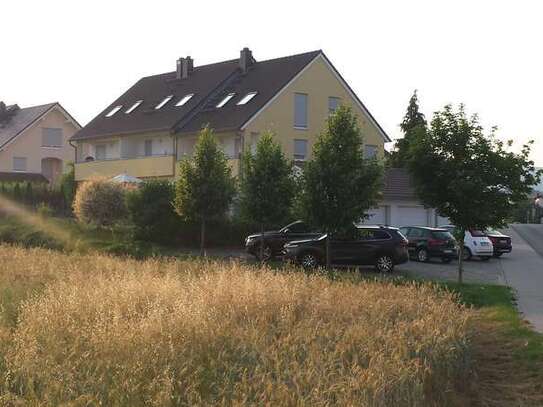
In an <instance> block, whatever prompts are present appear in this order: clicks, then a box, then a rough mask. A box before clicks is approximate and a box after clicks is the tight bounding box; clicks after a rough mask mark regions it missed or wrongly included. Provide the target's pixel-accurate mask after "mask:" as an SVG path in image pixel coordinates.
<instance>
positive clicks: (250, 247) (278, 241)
mask: <svg viewBox="0 0 543 407" xmlns="http://www.w3.org/2000/svg"><path fill="white" fill-rule="evenodd" d="M319 236H322V233H320V232H317V231H315V230H314V229H312V228H311V227H309V226H308V225H307V224H306V223H304V222H302V221H296V222H292V223H290V224H288V225H287V226H285V227H283V228H281V229H279V230H274V231H269V232H264V234H262V233H257V234H254V235H250V236H247V238H246V239H245V250H246V251H247V252H248V253H250V254H252V255H253V256H255V257H257V258H259V257H260V242H261V240H262V239H264V252H263V254H264V255H263V260H269V259H271V258H272V257H274V256H279V255H281V253H282V251H283V246H284V245H285V243H288V242H291V241H293V240H302V239H311V238H315V237H319Z"/></svg>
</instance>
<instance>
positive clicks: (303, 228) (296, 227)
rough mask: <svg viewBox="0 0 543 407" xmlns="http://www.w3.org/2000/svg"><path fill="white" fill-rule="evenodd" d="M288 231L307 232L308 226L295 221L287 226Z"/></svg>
mask: <svg viewBox="0 0 543 407" xmlns="http://www.w3.org/2000/svg"><path fill="white" fill-rule="evenodd" d="M288 231H289V232H290V233H309V226H307V225H306V224H305V223H303V222H296V223H293V224H291V225H289V226H288Z"/></svg>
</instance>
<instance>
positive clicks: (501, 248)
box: [485, 229, 513, 257]
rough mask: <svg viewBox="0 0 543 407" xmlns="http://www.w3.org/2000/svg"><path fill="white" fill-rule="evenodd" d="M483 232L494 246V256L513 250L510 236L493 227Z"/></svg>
mask: <svg viewBox="0 0 543 407" xmlns="http://www.w3.org/2000/svg"><path fill="white" fill-rule="evenodd" d="M485 234H486V235H487V237H488V238H489V239H490V240H491V241H492V246H494V257H500V256H501V255H502V254H504V253H511V251H512V250H513V245H512V244H511V237H510V236H507V235H504V234H503V233H502V232H500V231H499V230H495V229H487V230H486V231H485Z"/></svg>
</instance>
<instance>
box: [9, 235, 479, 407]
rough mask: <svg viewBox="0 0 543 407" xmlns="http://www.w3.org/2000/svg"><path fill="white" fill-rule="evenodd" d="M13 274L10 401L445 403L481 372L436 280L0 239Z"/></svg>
mask: <svg viewBox="0 0 543 407" xmlns="http://www.w3.org/2000/svg"><path fill="white" fill-rule="evenodd" d="M0 290H1V291H0V292H1V298H2V302H1V311H0V312H1V313H0V315H1V322H0V332H1V333H0V337H1V340H0V353H1V355H2V358H1V360H2V362H0V375H1V376H2V380H1V381H0V383H1V386H2V387H1V390H0V392H1V394H2V396H1V397H2V398H0V401H1V402H2V403H4V405H6V404H9V403H13V404H15V403H21V405H51V406H53V405H61V404H62V403H68V402H69V403H71V404H70V405H81V406H83V405H108V406H116V405H118V406H139V405H157V406H166V405H217V404H218V405H221V404H223V405H266V404H268V405H311V406H315V405H316V406H318V405H375V406H390V405H406V406H409V405H412V406H417V405H431V404H436V405H446V404H449V403H454V402H455V398H456V396H455V395H456V394H457V388H458V386H460V385H461V384H462V382H463V380H464V379H465V378H467V377H468V374H469V372H468V370H469V367H470V364H469V362H470V357H469V344H468V336H467V324H468V321H469V318H470V315H471V313H470V311H468V310H467V309H466V308H465V307H464V306H461V305H459V304H458V303H457V302H456V300H455V296H454V295H453V294H451V293H449V292H446V291H443V290H440V289H437V288H436V287H435V286H431V285H420V284H401V285H399V284H395V283H394V282H385V281H381V282H379V281H373V282H372V281H361V280H360V279H359V280H358V281H355V279H344V280H342V279H335V280H332V279H329V278H327V277H326V276H324V275H306V274H304V273H301V272H286V271H284V272H280V273H278V272H274V271H271V270H267V269H255V268H252V267H249V266H242V265H240V264H237V263H206V262H196V261H191V262H189V261H185V262H181V261H177V262H174V261H160V260H148V261H144V262H138V261H135V260H126V259H125V260H123V259H119V258H112V257H107V256H100V255H65V254H61V253H58V252H55V251H46V250H43V249H23V248H15V247H10V246H0ZM0 404H1V403H0Z"/></svg>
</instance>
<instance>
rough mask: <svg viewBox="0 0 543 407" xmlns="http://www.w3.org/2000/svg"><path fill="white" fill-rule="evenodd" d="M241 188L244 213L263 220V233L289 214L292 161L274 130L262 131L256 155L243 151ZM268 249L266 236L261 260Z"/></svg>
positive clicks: (261, 248) (242, 212) (261, 244)
mask: <svg viewBox="0 0 543 407" xmlns="http://www.w3.org/2000/svg"><path fill="white" fill-rule="evenodd" d="M240 192H241V194H240V208H241V214H242V216H243V217H244V218H245V219H247V220H249V221H250V222H253V223H255V224H259V225H260V231H261V233H264V227H265V226H270V225H277V224H278V223H280V222H283V221H284V220H285V219H286V218H287V217H288V216H289V214H290V209H291V206H292V199H293V196H294V179H293V178H292V163H291V162H289V160H287V158H286V157H285V155H284V154H283V152H282V150H281V146H280V145H279V144H278V143H277V142H275V141H274V139H273V135H272V134H271V133H265V134H263V135H262V137H261V138H260V140H259V142H258V144H257V146H256V154H255V155H252V154H251V152H250V151H246V152H245V154H244V155H243V173H242V180H241V191H240ZM264 252H265V251H264V239H260V259H261V260H265V259H266V258H267V257H268V256H269V255H271V252H269V251H268V250H266V253H264ZM268 253H269V254H268Z"/></svg>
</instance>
